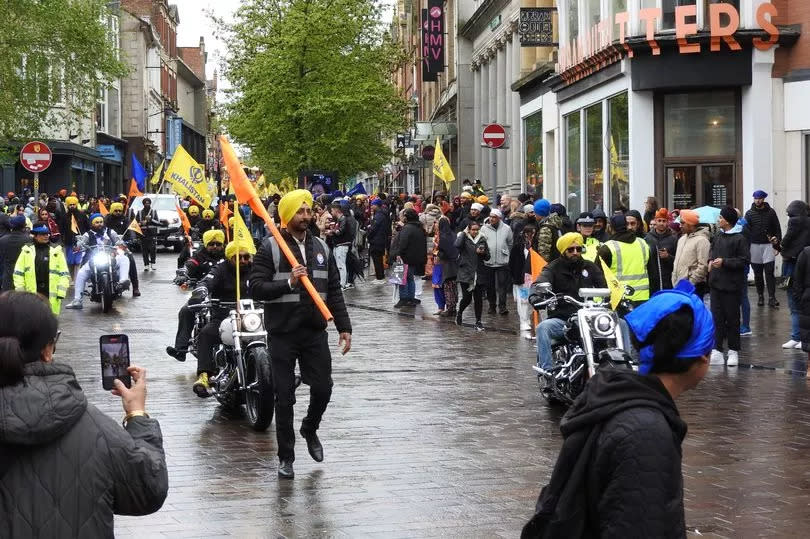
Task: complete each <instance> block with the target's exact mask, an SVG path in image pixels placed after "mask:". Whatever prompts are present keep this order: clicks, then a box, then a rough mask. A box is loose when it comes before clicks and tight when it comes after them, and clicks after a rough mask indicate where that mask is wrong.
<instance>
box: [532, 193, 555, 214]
mask: <svg viewBox="0 0 810 539" xmlns="http://www.w3.org/2000/svg"><path fill="white" fill-rule="evenodd" d="M550 209H551V202H549V201H548V200H546V199H545V198H541V199H540V200H537V201H535V203H534V213H535V214H537V215H539V216H541V217H547V216H548V214H549V210H550Z"/></svg>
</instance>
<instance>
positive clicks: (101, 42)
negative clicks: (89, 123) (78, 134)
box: [0, 0, 128, 141]
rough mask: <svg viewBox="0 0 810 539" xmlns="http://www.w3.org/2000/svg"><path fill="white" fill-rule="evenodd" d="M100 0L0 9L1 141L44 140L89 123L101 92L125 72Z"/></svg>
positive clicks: (22, 2) (56, 0)
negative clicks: (52, 131) (59, 129)
mask: <svg viewBox="0 0 810 539" xmlns="http://www.w3.org/2000/svg"><path fill="white" fill-rule="evenodd" d="M108 4H109V2H107V1H106V0H81V1H76V0H3V2H0V139H2V140H3V141H9V140H22V139H29V138H37V137H41V136H43V132H44V131H45V130H46V128H49V127H53V126H54V125H56V124H59V123H62V122H76V121H77V118H82V117H89V115H90V114H91V112H92V110H93V108H94V107H95V103H96V100H97V96H98V92H99V89H100V88H103V87H105V86H108V85H109V84H110V83H111V81H113V80H115V79H118V78H121V77H122V76H124V75H126V73H127V70H128V68H127V65H126V64H125V63H124V62H122V61H121V60H120V59H119V56H118V47H117V43H116V40H117V36H112V35H111V34H110V32H109V30H108V24H107V17H108V16H109V15H110V12H109V11H108V10H109V8H108Z"/></svg>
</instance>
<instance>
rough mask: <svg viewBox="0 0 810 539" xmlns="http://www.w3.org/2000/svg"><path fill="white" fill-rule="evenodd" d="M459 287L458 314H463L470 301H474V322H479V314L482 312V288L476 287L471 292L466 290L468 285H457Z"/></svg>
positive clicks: (480, 286)
mask: <svg viewBox="0 0 810 539" xmlns="http://www.w3.org/2000/svg"><path fill="white" fill-rule="evenodd" d="M459 284H460V285H461V301H460V302H459V304H458V314H459V315H460V314H461V313H463V312H464V309H466V308H467V307H468V306H469V305H470V302H471V301H474V302H475V303H474V304H473V308H474V309H475V321H476V322H480V321H481V314H482V312H483V310H484V287H483V286H482V285H480V284H479V285H477V286H476V287H475V288H473V289H472V290H468V288H469V287H470V283H459Z"/></svg>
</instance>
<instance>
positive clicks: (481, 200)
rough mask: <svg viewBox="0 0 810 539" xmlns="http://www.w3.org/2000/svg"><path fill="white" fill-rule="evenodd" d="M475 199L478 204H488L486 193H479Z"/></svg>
mask: <svg viewBox="0 0 810 539" xmlns="http://www.w3.org/2000/svg"><path fill="white" fill-rule="evenodd" d="M475 200H476V201H478V203H479V204H484V205H486V204H489V197H488V196H487V195H481V196H479V197H478V198H476V199H475Z"/></svg>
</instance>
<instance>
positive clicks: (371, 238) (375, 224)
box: [366, 209, 391, 253]
mask: <svg viewBox="0 0 810 539" xmlns="http://www.w3.org/2000/svg"><path fill="white" fill-rule="evenodd" d="M366 240H367V241H368V248H369V251H374V252H377V253H379V252H385V250H386V249H388V244H389V243H390V242H391V220H390V219H389V218H388V215H387V213H386V211H385V210H383V209H379V210H377V211H375V212H374V215H373V216H372V217H371V224H370V225H369V227H368V234H367V235H366Z"/></svg>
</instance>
